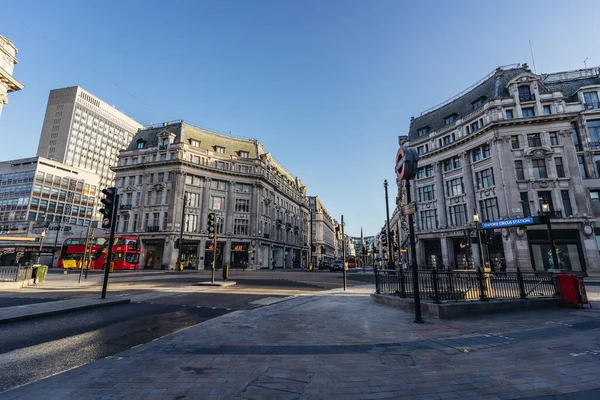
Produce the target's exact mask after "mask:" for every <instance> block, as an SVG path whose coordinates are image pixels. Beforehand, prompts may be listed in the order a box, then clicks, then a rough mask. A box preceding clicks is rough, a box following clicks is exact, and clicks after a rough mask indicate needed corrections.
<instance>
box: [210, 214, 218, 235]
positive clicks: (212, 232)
mask: <svg viewBox="0 0 600 400" xmlns="http://www.w3.org/2000/svg"><path fill="white" fill-rule="evenodd" d="M216 223H217V218H216V217H215V213H209V214H208V238H209V239H214V238H215V228H216V227H215V225H216Z"/></svg>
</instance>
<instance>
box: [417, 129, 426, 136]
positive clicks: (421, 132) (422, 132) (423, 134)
mask: <svg viewBox="0 0 600 400" xmlns="http://www.w3.org/2000/svg"><path fill="white" fill-rule="evenodd" d="M428 133H429V127H424V128H420V129H418V130H417V134H418V135H419V136H425V135H427V134H428Z"/></svg>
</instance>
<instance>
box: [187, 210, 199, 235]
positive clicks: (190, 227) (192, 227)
mask: <svg viewBox="0 0 600 400" xmlns="http://www.w3.org/2000/svg"><path fill="white" fill-rule="evenodd" d="M184 221H185V222H184V223H185V225H184V226H185V227H184V229H185V231H186V232H195V231H196V227H197V226H198V215H197V214H186V215H185V219H184Z"/></svg>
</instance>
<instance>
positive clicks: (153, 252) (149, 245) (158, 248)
mask: <svg viewBox="0 0 600 400" xmlns="http://www.w3.org/2000/svg"><path fill="white" fill-rule="evenodd" d="M164 246H165V242H164V241H163V240H144V239H142V249H143V253H142V257H143V259H144V261H143V268H144V269H165V267H164V266H163V251H164Z"/></svg>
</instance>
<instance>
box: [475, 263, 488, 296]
mask: <svg viewBox="0 0 600 400" xmlns="http://www.w3.org/2000/svg"><path fill="white" fill-rule="evenodd" d="M483 279H484V276H483V271H482V268H481V267H479V268H477V281H478V282H479V299H480V300H481V301H487V300H488V298H487V294H486V287H485V282H484V280H483Z"/></svg>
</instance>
